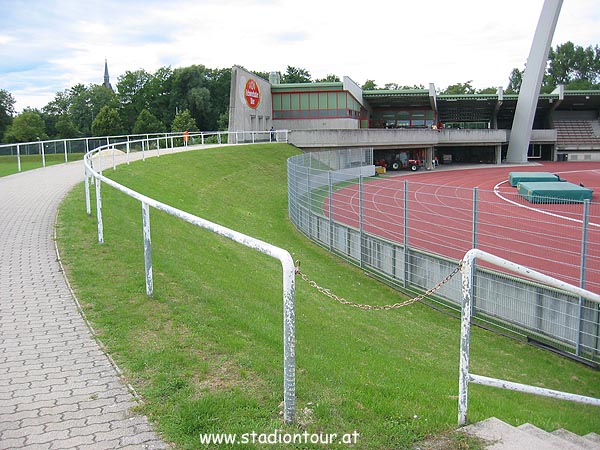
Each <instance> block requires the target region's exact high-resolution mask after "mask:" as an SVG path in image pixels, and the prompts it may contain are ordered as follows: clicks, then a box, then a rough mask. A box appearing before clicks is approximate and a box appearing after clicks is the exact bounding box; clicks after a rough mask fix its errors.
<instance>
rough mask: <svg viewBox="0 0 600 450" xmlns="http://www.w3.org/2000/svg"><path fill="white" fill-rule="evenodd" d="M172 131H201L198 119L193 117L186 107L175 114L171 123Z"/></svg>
mask: <svg viewBox="0 0 600 450" xmlns="http://www.w3.org/2000/svg"><path fill="white" fill-rule="evenodd" d="M171 131H173V132H174V133H181V132H184V131H200V130H199V129H198V125H196V121H195V120H194V118H193V117H192V114H191V113H190V111H189V110H187V109H185V110H183V111H181V112H179V113H177V114H176V115H175V119H174V120H173V125H171Z"/></svg>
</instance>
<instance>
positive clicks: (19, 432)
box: [2, 425, 44, 441]
mask: <svg viewBox="0 0 600 450" xmlns="http://www.w3.org/2000/svg"><path fill="white" fill-rule="evenodd" d="M43 433H44V426H43V425H32V426H29V427H21V428H17V429H16V430H6V431H3V432H2V440H3V441H4V439H14V438H20V437H24V438H27V437H29V436H36V435H40V434H43Z"/></svg>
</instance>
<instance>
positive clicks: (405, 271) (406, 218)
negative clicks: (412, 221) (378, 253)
mask: <svg viewBox="0 0 600 450" xmlns="http://www.w3.org/2000/svg"><path fill="white" fill-rule="evenodd" d="M403 244H404V287H405V288H406V287H408V277H409V271H410V268H409V264H408V181H407V180H404V242H403Z"/></svg>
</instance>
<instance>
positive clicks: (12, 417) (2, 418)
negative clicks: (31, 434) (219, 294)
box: [0, 405, 39, 424]
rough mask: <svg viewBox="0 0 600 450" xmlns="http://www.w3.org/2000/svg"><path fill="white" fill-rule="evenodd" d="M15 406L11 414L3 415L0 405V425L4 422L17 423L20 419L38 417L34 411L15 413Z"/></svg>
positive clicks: (37, 413)
mask: <svg viewBox="0 0 600 450" xmlns="http://www.w3.org/2000/svg"><path fill="white" fill-rule="evenodd" d="M16 409H17V408H16V406H15V407H14V408H13V409H12V410H11V412H9V413H3V412H2V406H1V405H0V424H2V423H4V422H10V421H19V420H22V419H27V418H32V417H37V416H38V415H39V411H36V410H33V409H32V410H30V411H19V412H15V410H16Z"/></svg>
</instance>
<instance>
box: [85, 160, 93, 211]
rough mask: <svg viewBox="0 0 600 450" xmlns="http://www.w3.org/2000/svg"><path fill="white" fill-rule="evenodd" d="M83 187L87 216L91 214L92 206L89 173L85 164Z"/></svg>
mask: <svg viewBox="0 0 600 450" xmlns="http://www.w3.org/2000/svg"><path fill="white" fill-rule="evenodd" d="M83 181H84V183H83V184H84V187H85V212H86V213H87V215H88V216H91V215H92V207H91V205H90V174H89V173H88V170H87V166H86V168H85V171H84V176H83Z"/></svg>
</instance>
